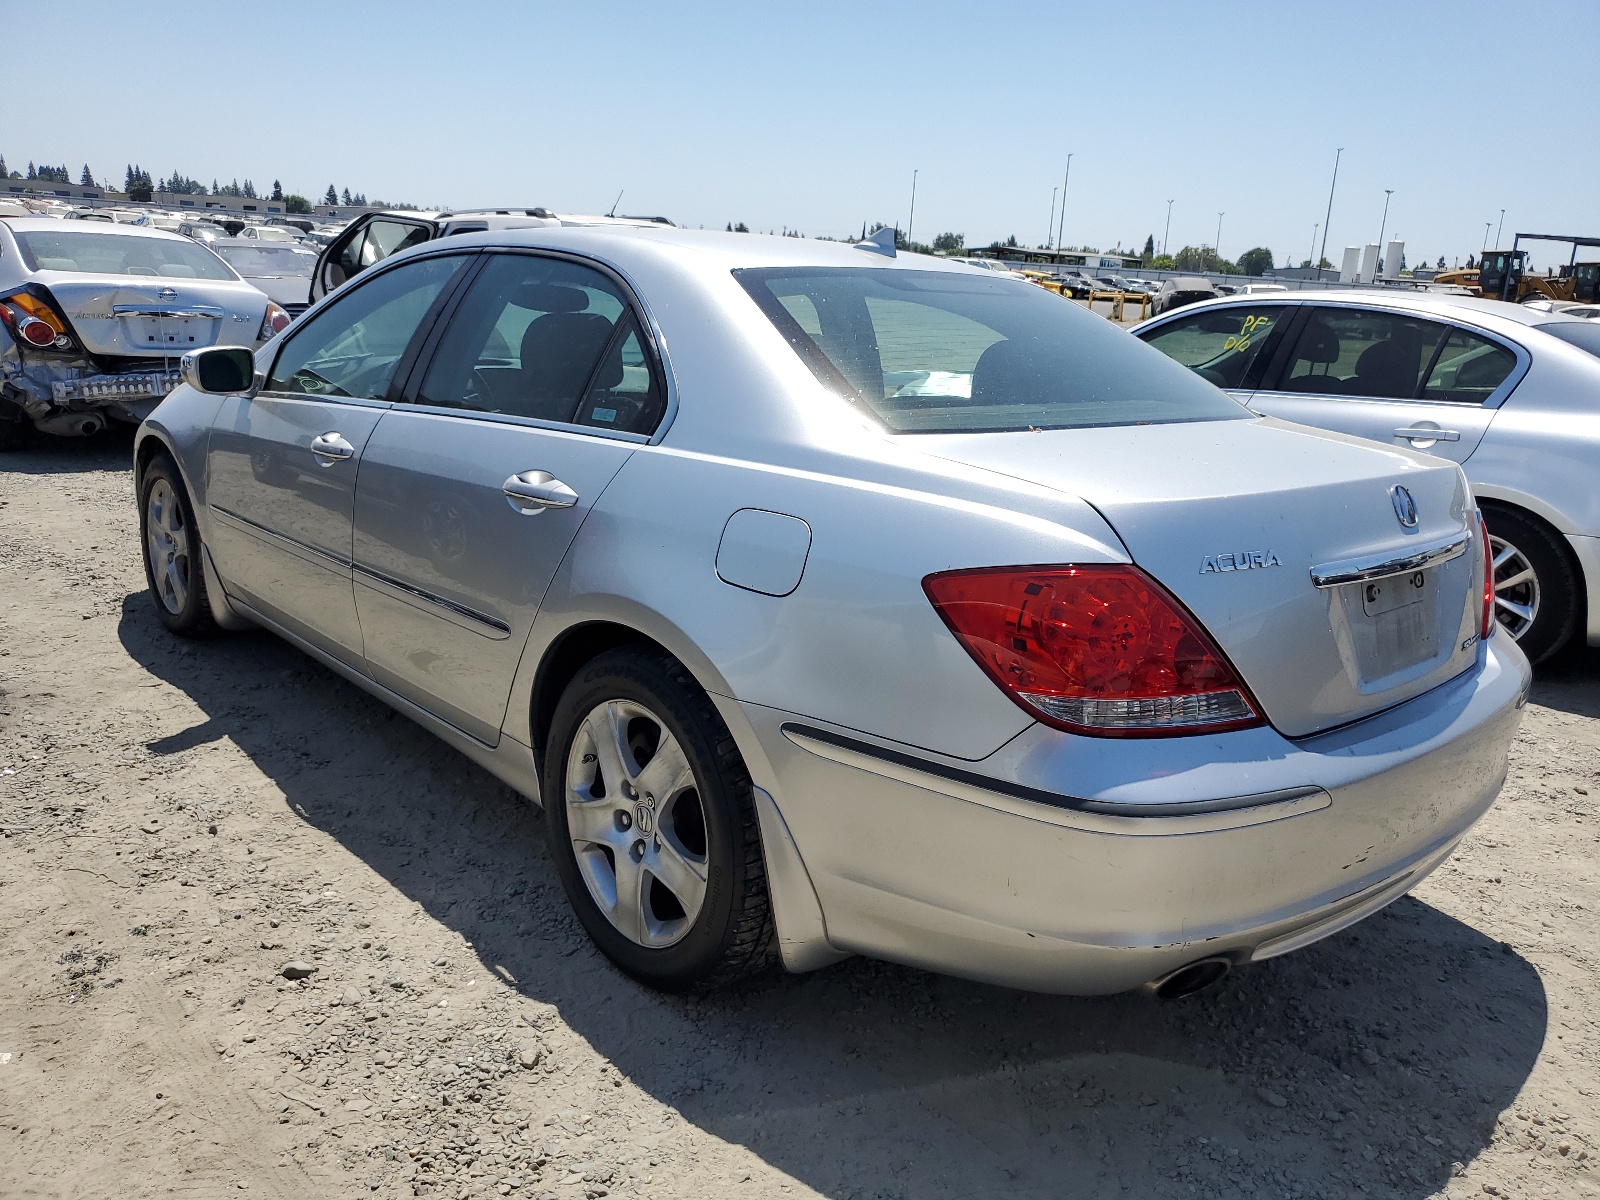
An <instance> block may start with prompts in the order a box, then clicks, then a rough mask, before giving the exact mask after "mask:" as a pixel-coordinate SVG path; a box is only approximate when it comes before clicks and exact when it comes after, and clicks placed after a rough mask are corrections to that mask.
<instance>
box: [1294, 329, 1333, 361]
mask: <svg viewBox="0 0 1600 1200" xmlns="http://www.w3.org/2000/svg"><path fill="white" fill-rule="evenodd" d="M1295 357H1296V358H1297V359H1299V360H1300V361H1301V362H1310V363H1336V362H1338V361H1339V335H1338V334H1337V333H1335V332H1334V331H1333V329H1332V327H1330V326H1329V325H1328V323H1327V322H1326V321H1318V320H1313V321H1312V322H1311V323H1310V324H1309V325H1307V326H1306V331H1305V333H1303V334H1301V335H1300V345H1299V346H1298V347H1297V348H1296V349H1295Z"/></svg>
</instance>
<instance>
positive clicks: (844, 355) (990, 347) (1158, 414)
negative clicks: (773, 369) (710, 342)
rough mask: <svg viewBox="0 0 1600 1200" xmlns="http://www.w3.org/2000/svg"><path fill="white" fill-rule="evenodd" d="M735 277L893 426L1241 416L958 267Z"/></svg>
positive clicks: (983, 426) (1095, 328) (1043, 305)
mask: <svg viewBox="0 0 1600 1200" xmlns="http://www.w3.org/2000/svg"><path fill="white" fill-rule="evenodd" d="M734 276H735V278H737V279H738V281H739V283H740V284H741V285H742V286H743V287H744V289H745V291H747V292H748V293H749V294H750V297H751V298H752V299H753V300H754V301H755V302H756V304H757V305H758V306H759V307H760V308H761V310H762V312H764V313H765V314H766V315H767V317H768V318H769V319H770V320H771V321H772V322H773V324H774V325H775V326H776V327H777V328H778V331H779V332H780V333H781V334H783V336H784V338H785V339H786V340H787V341H788V342H789V344H790V346H792V347H793V348H794V350H795V352H796V353H798V354H799V355H800V357H801V359H802V360H803V361H804V362H805V363H806V364H807V365H808V366H809V367H810V368H811V370H812V372H813V373H814V374H815V375H816V376H817V378H818V380H819V381H821V382H822V384H823V385H824V386H825V387H827V388H829V389H830V390H832V391H834V392H836V393H837V394H838V395H840V396H842V397H844V398H845V399H846V400H848V401H849V402H851V403H852V404H854V405H856V406H857V407H858V408H860V409H862V410H863V411H865V412H867V413H869V414H871V415H872V416H873V417H875V418H876V419H877V420H878V421H879V422H881V423H882V424H883V425H884V426H885V427H886V428H887V429H889V430H890V431H891V432H894V433H980V432H999V431H1005V430H1026V429H1067V428H1074V427H1079V426H1091V425H1132V424H1147V423H1165V422H1172V421H1215V420H1229V419H1247V418H1249V416H1250V413H1249V411H1248V410H1247V409H1245V408H1244V407H1243V406H1242V405H1239V404H1238V403H1236V402H1234V401H1233V400H1231V399H1229V398H1228V397H1227V396H1225V395H1223V394H1222V393H1220V392H1218V391H1217V390H1216V389H1215V388H1213V387H1211V386H1209V385H1208V384H1206V383H1205V382H1204V381H1203V380H1201V379H1198V378H1196V377H1195V375H1194V374H1193V373H1191V372H1189V371H1186V370H1184V369H1183V368H1182V367H1180V366H1178V365H1177V364H1176V363H1174V362H1172V361H1171V360H1170V359H1168V358H1167V357H1166V356H1164V355H1162V354H1158V353H1155V352H1153V351H1151V349H1150V348H1149V347H1148V346H1144V345H1142V344H1140V342H1139V340H1138V339H1137V338H1131V337H1129V336H1128V335H1127V334H1126V333H1124V332H1123V331H1122V330H1120V329H1118V328H1116V327H1115V326H1113V325H1112V324H1111V323H1110V322H1109V321H1107V320H1105V319H1104V318H1103V317H1096V316H1093V315H1092V314H1090V313H1088V312H1085V311H1084V310H1083V309H1082V308H1081V307H1079V306H1078V305H1075V304H1072V303H1070V302H1069V301H1067V300H1065V299H1063V298H1062V297H1060V296H1058V295H1055V294H1054V293H1052V292H1047V291H1045V290H1044V289H1043V288H1040V287H1036V286H1034V285H1033V284H1029V283H1023V282H1021V281H1017V280H1009V279H1001V278H985V277H982V276H977V275H974V274H971V273H969V272H965V271H961V272H956V271H948V272H946V271H910V270H898V269H894V268H874V267H769V268H752V269H747V270H740V271H735V272H734Z"/></svg>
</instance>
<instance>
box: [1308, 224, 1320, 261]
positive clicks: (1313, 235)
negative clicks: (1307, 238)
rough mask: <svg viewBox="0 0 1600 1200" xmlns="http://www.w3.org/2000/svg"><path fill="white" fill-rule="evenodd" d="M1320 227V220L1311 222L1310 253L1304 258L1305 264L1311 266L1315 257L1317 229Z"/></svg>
mask: <svg viewBox="0 0 1600 1200" xmlns="http://www.w3.org/2000/svg"><path fill="white" fill-rule="evenodd" d="M1321 228H1322V222H1321V221H1313V222H1311V253H1310V255H1309V256H1307V258H1306V266H1308V267H1309V266H1313V265H1315V262H1316V257H1317V230H1319V229H1321Z"/></svg>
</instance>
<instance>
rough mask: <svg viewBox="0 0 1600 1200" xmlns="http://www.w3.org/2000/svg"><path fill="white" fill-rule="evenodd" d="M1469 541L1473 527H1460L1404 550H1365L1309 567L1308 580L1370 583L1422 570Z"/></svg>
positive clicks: (1322, 584) (1324, 584) (1328, 584)
mask: <svg viewBox="0 0 1600 1200" xmlns="http://www.w3.org/2000/svg"><path fill="white" fill-rule="evenodd" d="M1471 544H1472V531H1471V530H1463V531H1462V532H1460V533H1453V534H1451V535H1450V536H1449V537H1447V538H1441V539H1439V540H1438V541H1433V542H1427V543H1425V544H1424V545H1421V546H1418V547H1416V548H1414V549H1412V550H1408V551H1407V552H1406V553H1404V554H1388V553H1384V554H1366V555H1362V556H1361V557H1359V558H1346V559H1341V560H1340V561H1339V562H1331V563H1323V564H1322V565H1321V566H1316V567H1312V568H1311V583H1312V586H1313V587H1318V588H1335V587H1342V586H1343V585H1344V584H1347V583H1370V582H1371V581H1373V580H1375V579H1388V578H1389V577H1390V576H1391V575H1404V574H1406V573H1407V572H1408V571H1421V570H1423V569H1424V568H1426V567H1436V566H1438V565H1439V564H1440V563H1446V562H1449V561H1450V560H1451V559H1453V558H1460V557H1461V556H1462V555H1463V554H1465V553H1466V552H1467V547H1468V546H1470V545H1471Z"/></svg>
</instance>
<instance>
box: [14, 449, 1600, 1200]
mask: <svg viewBox="0 0 1600 1200" xmlns="http://www.w3.org/2000/svg"><path fill="white" fill-rule="evenodd" d="M128 445H129V443H128V440H127V438H126V436H125V435H124V436H123V437H122V438H121V439H120V440H118V439H110V440H105V441H98V442H93V443H75V444H74V443H56V444H55V445H52V446H49V447H41V448H38V449H36V450H33V451H29V452H25V453H23V454H20V455H15V456H9V457H7V458H6V459H5V460H4V461H3V463H0V827H3V832H4V836H3V838H0V1147H3V1148H4V1150H3V1153H0V1196H3V1197H6V1198H7V1200H21V1198H24V1197H29V1198H31V1197H73V1198H75V1200H78V1198H83V1197H100V1196H106V1197H110V1196H115V1197H119V1198H136V1197H145V1196H151V1197H155V1196H163V1197H164V1196H172V1195H177V1196H194V1197H208V1198H209V1197H220V1196H226V1195H234V1194H236V1193H239V1192H243V1193H245V1194H248V1195H251V1196H270V1197H285V1198H288V1197H319V1198H320V1197H354V1196H358V1195H376V1196H380V1197H390V1196H402V1197H410V1196H413V1195H419V1196H420V1195H431V1196H443V1197H466V1196H492V1195H510V1196H514V1197H541V1196H554V1197H562V1198H566V1197H598V1196H605V1195H610V1196H678V1197H712V1196H715V1197H722V1196H746V1197H796V1198H798V1197H805V1196H826V1197H830V1198H837V1200H845V1198H848V1197H860V1198H863V1200H864V1198H867V1197H908V1198H910V1197H915V1198H921V1197H987V1196H1008V1197H1012V1196H1015V1197H1046V1196H1052V1197H1053V1196H1072V1197H1121V1196H1133V1197H1146V1196H1151V1197H1167V1196H1172V1197H1190V1196H1197V1195H1198V1196H1234V1195H1242V1196H1247V1197H1285V1196H1291V1197H1300V1196H1326V1197H1353V1196H1361V1195H1365V1196H1373V1197H1379V1196H1381V1197H1404V1198H1410V1197H1423V1196H1441V1195H1450V1196H1453V1197H1465V1196H1479V1197H1481V1196H1483V1195H1486V1194H1487V1195H1490V1196H1501V1197H1506V1196H1510V1197H1523V1196H1528V1197H1534V1196H1562V1197H1569V1196H1600V1023H1597V1017H1600V1010H1597V1006H1596V1001H1597V996H1600V986H1597V985H1600V877H1597V876H1600V873H1597V867H1596V862H1597V857H1600V656H1597V655H1594V654H1589V655H1585V656H1579V657H1578V658H1576V659H1574V660H1573V661H1572V662H1569V663H1567V664H1565V665H1563V666H1562V667H1560V668H1558V669H1556V670H1551V671H1546V672H1543V673H1542V674H1541V677H1540V679H1539V681H1538V683H1537V685H1536V689H1535V693H1534V696H1535V703H1534V704H1533V705H1532V706H1531V707H1530V708H1529V709H1528V712H1527V719H1526V721H1525V723H1524V726H1523V734H1522V737H1521V740H1520V741H1519V743H1518V744H1517V747H1516V749H1515V751H1514V754H1513V758H1512V763H1511V778H1510V782H1509V784H1508V785H1507V787H1506V790H1505V793H1504V796H1503V798H1502V799H1501V801H1500V803H1499V805H1498V806H1497V807H1496V808H1495V809H1494V810H1493V811H1492V812H1491V813H1490V815H1489V816H1488V817H1487V818H1486V819H1485V821H1484V822H1483V823H1482V824H1481V825H1480V826H1479V827H1478V828H1477V830H1475V831H1474V833H1473V834H1472V835H1471V836H1470V837H1469V838H1468V840H1467V842H1466V844H1465V845H1464V846H1463V848H1462V849H1461V851H1460V853H1458V854H1457V855H1456V857H1455V858H1454V859H1453V860H1452V861H1451V863H1450V864H1449V865H1447V866H1446V867H1445V868H1444V869H1442V870H1441V871H1440V872H1438V873H1437V874H1436V875H1435V876H1434V877H1433V878H1431V879H1430V880H1428V881H1427V882H1426V883H1424V884H1423V885H1422V887H1421V888H1419V889H1418V891H1417V893H1416V895H1415V896H1414V897H1412V898H1408V899H1405V900H1402V901H1400V902H1399V903H1397V904H1395V905H1393V906H1392V907H1390V908H1389V909H1388V910H1386V911H1385V912H1384V913H1382V914H1380V915H1378V916H1377V917H1374V918H1372V919H1371V920H1368V921H1366V922H1365V923H1363V924H1362V925H1360V926H1358V927H1356V928H1355V929H1353V930H1350V931H1348V932H1346V933H1344V934H1342V935H1339V936H1336V937H1334V938H1332V939H1330V940H1328V941H1325V942H1323V943H1322V944H1320V945H1318V946H1316V947H1313V948H1312V949H1310V950H1307V951H1303V952H1301V953H1299V954H1295V955H1291V956H1289V957H1287V958H1284V959H1278V960H1275V961H1272V962H1269V963H1264V964H1260V965H1258V966H1256V967H1253V968H1250V969H1247V970H1245V971H1242V972H1238V973H1236V974H1235V975H1234V976H1233V977H1232V978H1230V979H1229V980H1228V981H1226V982H1225V983H1224V985H1223V986H1222V987H1220V988H1218V989H1215V990H1214V991H1213V992H1210V993H1207V994H1205V995H1203V996H1200V997H1196V998H1193V999H1191V1000H1187V1001H1181V1002H1177V1003H1173V1004H1159V1003H1156V1002H1154V1001H1150V1000H1146V999H1143V998H1140V997H1137V996H1131V995H1130V996H1119V997H1113V998H1107V999H1097V1000H1079V999H1069V998H1060V997H1045V996H1032V995H1025V994H1022V993H1016V992H1008V991H1003V990H1000V989H996V988H991V987H985V986H980V985H977V984H971V983H966V982H962V981H959V980H954V979H946V978H941V977H938V976H934V975H928V974H923V973H921V972H918V971H914V970H908V969H904V968H901V967H895V966H888V965H884V964H879V963H871V962H863V961H859V960H855V961H851V962H847V963H843V964H840V965H838V966H836V967H832V968H829V969H828V970H825V971H821V972H818V973H816V974H814V975H809V976H804V977H791V976H784V975H781V974H780V975H774V976H771V977H768V978H766V979H764V980H763V981H761V982H760V983H759V984H757V985H756V986H753V987H751V988H748V989H745V990H743V991H740V992H737V993H734V994H729V995H720V996H716V997H713V998H708V999H699V1000H683V999H671V998H663V997H661V996H658V995H654V994H652V993H650V992H647V991H644V990H642V989H641V988H639V987H638V986H636V985H634V984H633V983H631V982H630V981H628V980H627V979H625V978H624V977H622V976H620V975H619V974H617V972H615V971H614V970H612V969H611V968H610V967H609V966H608V965H607V963H606V962H605V960H603V959H602V958H600V957H599V956H598V955H597V954H596V953H595V952H594V951H593V950H592V949H591V948H590V945H589V943H588V942H587V941H586V940H585V938H584V936H583V934H582V933H581V931H580V930H579V927H578V925H577V922H576V921H575V919H574V918H573V917H572V916H571V915H570V913H569V911H568V909H567V906H566V903H565V901H564V898H563V896H562V894H561V889H560V886H559V884H558V883H557V881H556V876H555V873H554V870H553V869H552V866H551V860H550V851H549V848H548V846H547V844H546V840H545V828H546V827H545V823H544V821H543V820H542V819H541V817H540V815H539V814H538V812H537V811H535V810H533V809H532V808H531V807H530V806H528V805H527V804H526V803H524V802H523V801H521V800H519V799H518V798H517V797H516V796H514V795H513V794H511V793H510V792H509V791H508V790H507V789H506V788H505V787H503V786H501V785H500V784H499V783H497V782H496V781H494V780H492V779H491V778H489V777H488V776H487V775H485V774H484V773H482V772H481V771H479V770H478V769H477V768H475V767H473V766H471V765H470V764H469V763H467V761H466V760H464V759H462V758H460V757H458V756H457V755H456V754H454V753H453V752H452V751H450V750H448V749H446V748H445V747H444V746H443V745H442V744H440V743H438V742H436V741H435V740H434V739H432V738H431V737H429V736H427V735H425V734H422V733H421V732H420V731H419V730H418V729H417V728H416V727H415V726H414V725H412V724H410V723H409V722H407V721H406V720H405V719H403V718H400V717H397V716H395V715H394V714H393V713H391V712H390V711H388V710H387V709H386V708H384V707H383V706H382V705H381V704H379V703H377V702H376V701H374V700H372V699H370V698H368V697H367V696H366V695H365V694H363V693H362V692H360V691H359V690H357V689H356V688H355V687H352V686H351V685H349V684H347V683H345V682H344V681H342V680H341V679H339V678H338V677H336V676H334V675H333V674H331V673H330V672H328V671H326V670H324V669H323V668H321V667H320V666H318V665H316V664H315V663H313V662H311V661H310V660H309V659H307V658H305V657H303V656H302V655H300V654H299V653H297V652H296V651H294V650H292V649H290V648H289V647H288V646H287V645H284V644H283V643H281V642H279V641H277V640H275V639H274V638H272V637H270V636H268V635H266V634H246V635H240V636H229V637H221V638H217V639H215V640H212V641H209V642H201V643H185V642H181V641H178V640H175V639H173V638H171V637H169V636H167V635H166V633H165V632H164V631H163V630H162V628H161V626H160V625H159V624H158V623H157V621H156V620H155V618H154V616H153V614H152V612H151V610H150V607H149V601H148V599H147V597H146V595H145V592H144V581H143V576H142V573H141V569H140V566H139V559H138V552H137V546H136V536H135V513H134V507H133V503H132V496H131V485H130V478H129V474H128V471H127V469H126V463H127V455H128ZM291 963H300V964H304V965H305V966H308V967H315V968H316V969H315V971H314V972H313V973H311V974H309V975H308V976H307V977H305V978H303V979H300V980H298V981H290V980H288V979H285V978H284V968H285V966H286V965H288V964H291ZM290 973H291V974H294V973H298V972H296V971H291V972H290Z"/></svg>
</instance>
